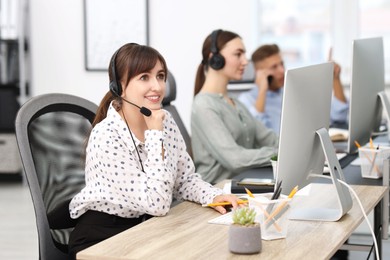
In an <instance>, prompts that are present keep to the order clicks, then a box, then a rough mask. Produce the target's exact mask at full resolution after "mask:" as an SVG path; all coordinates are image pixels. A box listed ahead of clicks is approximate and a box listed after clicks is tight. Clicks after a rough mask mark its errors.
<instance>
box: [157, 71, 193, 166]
mask: <svg viewBox="0 0 390 260" xmlns="http://www.w3.org/2000/svg"><path fill="white" fill-rule="evenodd" d="M175 99H176V81H175V78H174V77H173V75H172V73H171V72H170V71H169V72H168V78H167V84H166V90H165V97H164V99H163V102H162V104H163V108H164V109H165V110H167V111H169V112H170V113H171V114H172V116H173V118H174V119H175V122H176V124H177V126H178V127H179V130H180V132H181V134H182V136H183V138H184V142H185V143H186V146H187V152H188V154H189V155H190V156H191V158H192V145H191V137H190V135H189V134H188V132H187V129H186V127H185V125H184V123H183V121H182V120H181V118H180V115H179V112H178V111H177V109H176V107H175V106H174V105H173V104H171V102H173V101H174V100H175Z"/></svg>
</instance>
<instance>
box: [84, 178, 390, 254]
mask: <svg viewBox="0 0 390 260" xmlns="http://www.w3.org/2000/svg"><path fill="white" fill-rule="evenodd" d="M353 187H354V190H355V191H356V192H357V194H358V196H359V198H360V200H361V202H362V204H363V206H364V209H365V211H366V212H367V213H368V212H370V211H372V210H373V208H374V207H375V206H376V205H378V204H380V203H379V202H380V201H381V199H382V198H383V196H384V195H385V192H388V188H387V187H383V186H353ZM330 188H331V187H330V185H329V184H313V187H312V190H313V191H318V193H319V194H321V195H319V196H326V197H329V194H330V192H329V189H330ZM316 193H317V192H316ZM311 198H314V200H315V196H313V197H311ZM315 201H316V202H318V200H315ZM323 201H324V200H323ZM327 201H328V200H327ZM308 203H310V202H308V199H307V197H305V196H295V197H294V199H293V202H292V206H293V207H300V206H301V205H308ZM218 214H219V213H218V212H216V211H214V210H213V209H210V208H202V207H201V206H200V205H198V204H195V203H191V202H183V203H180V204H179V205H177V206H175V207H174V208H172V209H171V210H170V212H169V214H168V215H167V216H165V217H155V218H152V219H150V220H148V221H146V222H144V223H142V224H140V225H137V226H135V227H133V228H131V229H128V230H126V231H124V232H122V233H120V234H118V235H116V236H114V237H111V238H109V239H107V240H105V241H102V242H101V243H99V244H96V245H94V246H92V247H90V248H87V249H85V250H83V251H81V252H79V253H78V254H77V259H154V258H158V259H178V258H185V259H258V258H259V257H261V259H328V258H330V257H331V256H332V255H333V254H334V253H335V252H336V251H337V249H339V248H340V247H341V246H342V245H343V243H344V242H345V241H346V240H347V239H348V238H349V236H350V235H351V233H352V232H353V231H354V230H355V229H356V228H357V227H358V226H359V224H360V223H361V222H362V221H363V220H364V217H363V214H362V212H361V210H360V207H359V205H358V204H357V202H356V200H355V199H354V203H353V208H352V209H351V210H350V211H349V212H348V214H346V215H345V216H344V217H343V218H342V219H341V220H340V221H338V222H314V221H292V220H290V221H289V226H288V234H287V238H286V239H280V240H274V241H264V240H263V241H262V243H263V249H262V252H261V253H260V254H255V255H235V254H232V253H230V252H229V249H228V238H227V235H228V229H229V227H228V226H224V225H216V224H208V223H207V221H208V220H210V219H212V218H214V217H217V216H218Z"/></svg>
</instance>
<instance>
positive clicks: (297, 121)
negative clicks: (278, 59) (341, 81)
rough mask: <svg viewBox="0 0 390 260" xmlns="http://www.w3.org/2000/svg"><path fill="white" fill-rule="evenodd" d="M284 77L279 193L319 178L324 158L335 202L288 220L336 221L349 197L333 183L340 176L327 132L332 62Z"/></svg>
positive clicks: (289, 71)
mask: <svg viewBox="0 0 390 260" xmlns="http://www.w3.org/2000/svg"><path fill="white" fill-rule="evenodd" d="M285 78H286V81H285V87H284V96H283V107H282V118H281V129H280V138H279V151H278V163H277V164H278V166H277V181H280V180H281V181H282V193H283V194H288V193H289V192H290V191H291V190H292V189H293V188H294V187H295V186H296V185H298V186H299V187H300V188H303V187H304V186H306V185H307V184H309V183H310V180H309V177H310V175H311V174H317V175H322V173H323V168H324V163H325V156H326V159H327V161H328V164H329V168H330V170H331V178H332V182H333V184H334V185H335V187H336V192H337V194H336V195H337V197H338V202H339V205H337V206H338V207H337V208H335V209H333V208H331V209H328V208H316V209H312V208H309V209H306V210H302V211H295V212H292V214H290V218H293V219H305V220H322V221H337V220H338V219H340V218H341V217H342V216H343V215H344V214H345V213H346V212H348V210H349V209H350V208H351V207H352V198H351V196H350V193H349V190H348V188H346V187H344V186H341V184H340V183H339V182H338V181H337V180H338V179H341V180H344V176H343V174H342V170H341V167H340V164H339V162H338V160H337V157H336V154H335V150H334V148H333V145H332V142H331V141H330V137H329V133H328V128H329V122H330V104H331V97H332V84H333V63H331V62H327V63H321V64H316V65H311V66H307V67H301V68H296V69H291V70H288V71H287V72H286V77H285Z"/></svg>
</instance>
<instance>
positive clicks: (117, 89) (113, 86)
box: [110, 81, 122, 97]
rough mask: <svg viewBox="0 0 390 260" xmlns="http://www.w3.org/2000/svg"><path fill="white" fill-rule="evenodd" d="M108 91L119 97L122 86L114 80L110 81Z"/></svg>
mask: <svg viewBox="0 0 390 260" xmlns="http://www.w3.org/2000/svg"><path fill="white" fill-rule="evenodd" d="M110 91H111V93H112V94H114V95H115V96H117V97H120V96H121V95H122V88H120V87H119V86H118V84H117V83H116V82H115V81H111V82H110Z"/></svg>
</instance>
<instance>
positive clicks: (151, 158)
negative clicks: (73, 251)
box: [69, 105, 223, 218]
mask: <svg viewBox="0 0 390 260" xmlns="http://www.w3.org/2000/svg"><path fill="white" fill-rule="evenodd" d="M165 112H166V116H165V119H164V123H163V124H164V130H163V131H159V130H147V131H145V143H141V142H140V141H139V140H138V139H137V138H136V137H135V135H134V134H133V136H134V140H135V143H136V145H137V149H138V151H139V153H140V157H141V160H142V163H143V166H144V170H145V172H142V170H141V165H140V162H139V159H138V156H137V152H136V150H135V147H134V144H133V141H132V140H131V136H130V133H129V130H128V129H127V126H126V123H125V122H124V121H123V120H122V118H121V117H120V115H119V114H118V112H117V111H116V110H115V109H114V108H113V107H112V105H110V107H109V109H108V112H107V117H106V118H105V119H104V120H102V121H101V122H100V123H99V124H97V125H96V126H95V127H94V129H93V130H92V132H91V135H90V137H89V141H88V146H87V150H86V166H85V181H86V186H85V188H83V189H82V190H81V191H80V193H78V194H77V195H76V196H75V197H74V198H73V199H72V201H71V203H70V205H69V210H70V215H71V217H72V218H78V217H80V216H81V215H82V214H83V213H84V212H86V211H87V210H89V209H90V210H95V211H101V212H106V213H109V214H112V215H117V216H120V217H127V218H135V217H139V216H140V215H143V214H145V213H146V214H150V215H153V216H163V215H165V214H167V212H168V211H169V208H170V205H171V202H172V197H175V198H176V199H178V200H190V201H194V202H197V203H201V204H205V203H210V202H212V200H213V198H214V197H215V196H217V195H220V194H222V193H223V191H222V190H220V189H218V188H215V187H213V186H212V185H211V184H209V183H207V182H205V181H203V180H202V179H201V177H200V175H199V174H197V173H195V167H194V164H193V162H192V160H191V158H190V156H189V155H188V153H187V151H186V146H185V143H184V140H183V137H182V136H181V134H180V131H179V128H178V127H177V125H176V123H175V121H174V119H173V118H172V116H171V115H170V113H169V112H168V111H165ZM162 142H163V145H164V149H165V153H164V160H162V157H161V156H162V152H161V151H162V149H161V144H162Z"/></svg>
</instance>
